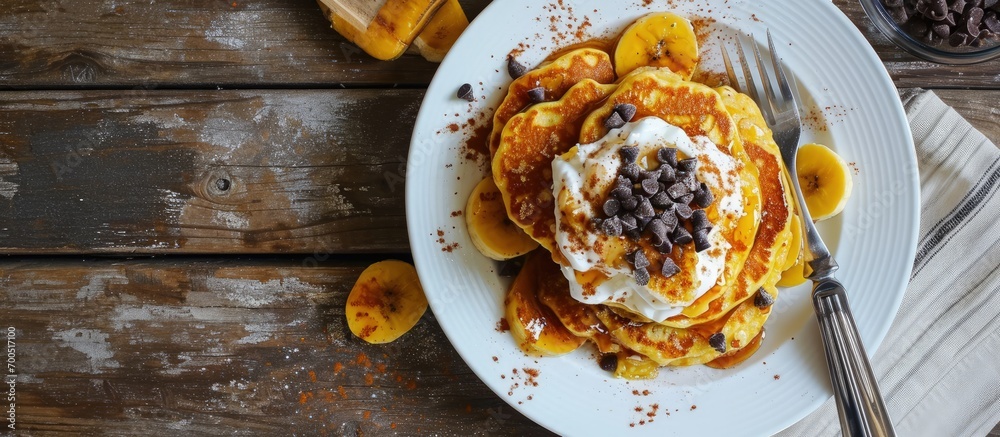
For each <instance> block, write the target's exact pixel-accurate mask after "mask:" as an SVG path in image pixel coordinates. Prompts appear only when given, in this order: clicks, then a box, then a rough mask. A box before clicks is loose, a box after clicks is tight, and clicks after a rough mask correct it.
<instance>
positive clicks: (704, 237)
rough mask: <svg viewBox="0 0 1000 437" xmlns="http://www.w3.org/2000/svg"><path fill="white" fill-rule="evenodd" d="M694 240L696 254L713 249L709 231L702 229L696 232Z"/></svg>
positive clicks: (693, 236)
mask: <svg viewBox="0 0 1000 437" xmlns="http://www.w3.org/2000/svg"><path fill="white" fill-rule="evenodd" d="M691 238H692V239H694V250H695V252H701V251H703V250H707V249H708V248H710V247H712V243H710V242H709V241H708V229H700V230H697V231H695V232H694V235H692V236H691Z"/></svg>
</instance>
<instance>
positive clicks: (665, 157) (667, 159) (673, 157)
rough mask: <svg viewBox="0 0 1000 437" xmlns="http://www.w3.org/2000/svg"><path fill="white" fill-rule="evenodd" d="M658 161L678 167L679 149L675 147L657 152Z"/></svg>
mask: <svg viewBox="0 0 1000 437" xmlns="http://www.w3.org/2000/svg"><path fill="white" fill-rule="evenodd" d="M656 160H657V161H660V164H667V165H669V166H671V167H677V149H675V148H673V147H664V148H662V149H660V150H657V151H656Z"/></svg>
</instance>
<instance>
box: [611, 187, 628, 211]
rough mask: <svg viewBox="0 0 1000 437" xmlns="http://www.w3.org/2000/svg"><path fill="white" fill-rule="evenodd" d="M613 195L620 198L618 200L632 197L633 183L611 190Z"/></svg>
mask: <svg viewBox="0 0 1000 437" xmlns="http://www.w3.org/2000/svg"><path fill="white" fill-rule="evenodd" d="M611 197H614V198H615V199H618V201H619V202H620V201H622V200H625V199H626V198H629V197H632V183H631V182H630V183H629V184H628V187H616V188H615V189H613V190H611ZM619 206H620V205H619Z"/></svg>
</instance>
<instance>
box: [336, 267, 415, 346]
mask: <svg viewBox="0 0 1000 437" xmlns="http://www.w3.org/2000/svg"><path fill="white" fill-rule="evenodd" d="M425 311H427V297H426V296H424V289H423V288H422V287H421V286H420V280H419V279H418V278H417V270H416V269H414V268H413V266H412V265H410V264H408V263H405V262H402V261H396V260H387V261H381V262H377V263H375V264H372V265H370V266H368V268H367V269H365V271H363V272H361V276H360V277H359V278H358V281H357V282H355V283H354V288H353V289H351V294H350V295H348V296H347V308H346V309H345V310H344V313H345V314H346V315H347V326H348V327H349V328H350V329H351V332H352V333H354V335H356V336H358V337H359V338H361V339H362V340H364V341H367V342H369V343H375V344H379V343H388V342H390V341H393V340H395V339H397V338H399V337H400V336H402V335H403V334H405V333H406V332H407V331H409V330H410V329H411V328H413V326H414V325H416V324H417V321H419V320H420V317H422V316H423V315H424V312H425Z"/></svg>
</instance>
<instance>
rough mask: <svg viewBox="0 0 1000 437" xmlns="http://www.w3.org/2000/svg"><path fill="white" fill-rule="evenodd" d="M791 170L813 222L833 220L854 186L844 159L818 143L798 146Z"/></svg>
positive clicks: (842, 207) (845, 203) (844, 204)
mask: <svg viewBox="0 0 1000 437" xmlns="http://www.w3.org/2000/svg"><path fill="white" fill-rule="evenodd" d="M795 159H796V164H795V170H796V172H797V173H798V178H799V187H801V188H802V197H803V198H805V201H806V208H808V209H809V215H811V216H812V219H813V220H816V221H820V220H825V219H828V218H830V217H833V216H835V215H837V214H839V213H840V211H843V210H844V206H846V205H847V199H848V198H850V197H851V189H852V188H853V187H854V183H853V182H852V180H851V169H850V168H849V167H848V166H847V163H846V162H844V159H843V158H841V157H840V155H837V153H836V152H834V151H833V150H830V148H829V147H826V146H824V145H822V144H815V143H810V144H804V145H802V146H801V147H799V152H798V155H797V156H796V158H795Z"/></svg>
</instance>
